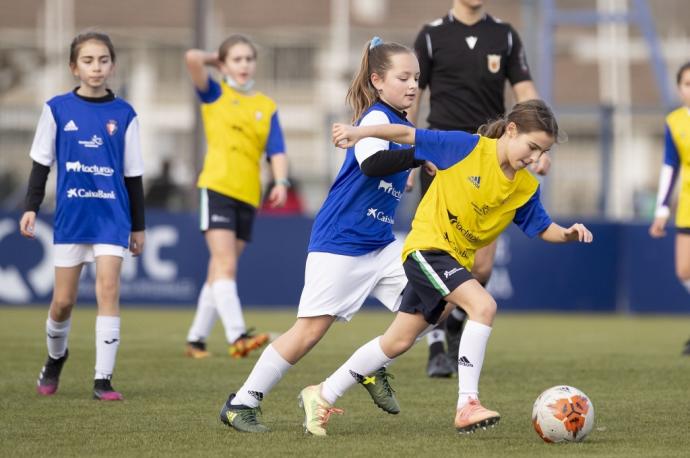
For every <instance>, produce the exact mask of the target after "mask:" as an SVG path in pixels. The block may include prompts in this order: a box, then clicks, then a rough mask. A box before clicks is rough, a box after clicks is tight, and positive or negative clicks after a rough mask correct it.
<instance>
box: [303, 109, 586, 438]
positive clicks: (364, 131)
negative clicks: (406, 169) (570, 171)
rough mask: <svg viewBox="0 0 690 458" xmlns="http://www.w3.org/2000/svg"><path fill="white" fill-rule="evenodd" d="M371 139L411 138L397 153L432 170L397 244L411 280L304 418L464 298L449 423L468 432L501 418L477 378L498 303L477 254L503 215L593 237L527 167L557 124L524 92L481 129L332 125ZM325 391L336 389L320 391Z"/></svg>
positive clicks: (336, 134)
mask: <svg viewBox="0 0 690 458" xmlns="http://www.w3.org/2000/svg"><path fill="white" fill-rule="evenodd" d="M371 137H375V138H381V139H384V140H388V141H391V142H398V143H404V144H415V148H414V149H408V150H405V151H403V152H401V154H400V155H401V156H405V157H404V158H400V159H399V160H400V161H401V162H402V161H408V162H409V163H412V162H414V161H419V162H423V161H430V162H432V163H433V164H434V165H435V166H436V167H437V168H438V172H437V173H436V178H435V179H434V181H433V182H432V184H431V186H430V187H429V190H428V191H427V193H426V194H425V195H424V197H423V199H422V201H421V202H420V204H419V207H418V208H417V213H416V215H415V217H414V220H413V221H412V230H411V231H410V233H409V235H408V236H407V239H406V240H405V245H404V247H403V267H404V270H405V274H406V275H407V278H408V280H409V283H408V285H407V287H406V288H405V291H404V292H403V298H402V304H401V305H400V310H399V313H398V314H397V315H396V317H395V319H394V320H393V323H392V324H391V325H390V327H389V328H388V329H387V330H386V332H385V333H384V334H383V335H382V336H379V337H376V338H375V339H373V340H372V341H370V342H369V343H367V344H365V345H364V346H362V347H360V349H359V350H357V351H356V352H355V353H354V354H353V355H352V356H351V357H350V359H349V360H348V361H347V362H346V363H345V364H344V365H343V366H341V367H340V368H339V369H338V370H337V371H336V372H335V373H334V374H332V375H331V376H330V377H328V378H327V379H326V380H325V382H324V383H323V384H322V385H320V386H321V392H322V393H324V396H323V399H321V400H320V402H319V403H318V404H319V405H320V406H321V408H320V409H316V408H311V409H306V407H305V412H306V415H307V421H306V422H307V424H310V422H313V421H316V420H313V418H317V417H318V413H319V412H322V411H323V410H324V409H334V407H333V403H334V402H335V400H336V399H337V398H338V397H339V396H342V395H343V394H344V392H345V391H346V390H347V389H348V388H349V387H350V386H352V385H353V384H354V383H355V382H354V381H353V377H352V376H351V375H350V374H369V373H371V372H372V371H374V370H376V368H378V367H381V366H385V365H387V364H389V363H390V362H391V361H392V360H393V359H394V358H397V357H398V356H400V355H401V354H403V353H404V352H406V351H407V350H408V349H409V348H410V347H411V346H412V345H413V344H414V343H415V341H416V339H417V338H418V336H419V335H421V334H423V333H424V331H425V330H427V329H429V326H433V325H435V324H436V323H438V322H439V321H440V320H442V319H444V318H445V316H447V315H448V314H449V313H450V312H451V311H452V309H454V308H455V307H456V306H462V308H463V309H464V310H465V311H466V312H467V315H468V317H469V319H468V321H467V324H466V325H465V330H464V332H463V336H462V339H461V340H460V348H459V352H458V355H457V358H458V359H457V361H458V379H459V390H458V391H459V396H458V403H457V411H456V415H455V422H454V426H455V428H456V429H457V430H458V431H460V432H472V431H473V430H475V429H477V428H479V427H486V426H491V425H494V424H496V423H497V422H498V421H499V419H500V418H501V416H500V414H499V413H498V412H495V411H493V410H489V409H487V408H485V407H483V406H482V405H481V404H480V402H479V388H478V386H479V375H480V372H481V369H482V364H483V363H484V353H485V350H486V345H487V343H488V340H489V336H490V334H491V326H492V323H493V320H494V316H495V315H496V302H495V301H494V299H493V297H491V294H489V292H488V291H487V290H486V289H484V287H483V286H482V285H481V284H480V283H479V282H478V281H477V280H476V279H475V278H474V277H473V276H472V267H473V264H474V255H475V252H476V251H477V250H478V249H479V248H481V247H483V246H486V245H488V244H489V243H491V242H492V241H493V240H495V239H496V238H497V237H498V236H499V234H500V233H501V232H503V230H504V229H505V228H506V227H507V226H508V224H510V222H511V221H512V222H514V223H515V224H517V225H518V227H520V229H522V230H523V231H524V232H525V234H527V235H528V236H529V237H535V236H537V235H538V236H539V237H540V238H541V239H542V240H545V241H547V242H553V243H564V242H578V241H579V242H584V243H590V242H591V241H592V233H591V232H590V231H589V230H588V229H587V228H586V227H585V226H584V225H582V224H574V225H572V226H571V227H569V228H565V227H561V226H559V225H558V224H556V223H554V222H552V221H551V218H550V217H549V215H548V214H547V213H546V211H545V210H544V208H543V206H542V204H541V202H540V200H539V182H538V181H537V179H536V178H534V177H533V176H532V175H531V174H530V173H529V172H528V171H527V170H526V169H525V168H526V167H527V166H528V165H530V164H532V163H534V162H536V161H537V160H538V159H539V157H540V156H541V155H542V154H543V153H544V152H545V151H548V150H549V148H551V146H552V145H553V143H555V142H556V141H557V140H558V139H559V131H558V124H557V123H556V120H555V118H554V116H553V113H552V112H551V110H550V109H549V107H548V106H546V104H544V102H542V101H539V100H530V101H527V102H524V103H519V104H517V105H516V106H515V107H514V108H513V110H512V111H511V112H510V113H509V114H508V115H507V116H506V117H505V118H502V119H499V120H496V121H494V122H492V123H490V124H488V125H486V126H483V127H482V128H481V129H480V131H479V135H472V134H469V133H466V132H461V131H438V130H424V129H414V128H413V127H411V126H406V125H385V126H384V125H378V126H360V127H351V126H346V125H342V124H336V125H335V126H334V127H333V141H334V142H335V144H336V145H338V146H340V147H348V148H351V147H352V146H353V145H358V144H359V143H361V142H362V141H363V140H361V139H362V138H371ZM378 154H379V153H377V154H376V155H378ZM376 155H374V156H373V157H376ZM308 389H309V388H307V389H306V390H308ZM303 393H304V391H303ZM329 393H334V394H335V396H331V397H330V398H326V396H325V395H327V394H329Z"/></svg>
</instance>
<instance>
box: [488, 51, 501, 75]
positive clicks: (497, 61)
mask: <svg viewBox="0 0 690 458" xmlns="http://www.w3.org/2000/svg"><path fill="white" fill-rule="evenodd" d="M486 61H487V65H488V67H489V71H490V72H491V73H498V71H499V70H500V69H501V55H500V54H487V55H486Z"/></svg>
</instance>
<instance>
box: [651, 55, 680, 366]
mask: <svg viewBox="0 0 690 458" xmlns="http://www.w3.org/2000/svg"><path fill="white" fill-rule="evenodd" d="M676 82H677V83H678V93H679V95H680V99H681V101H682V102H683V106H682V107H680V108H678V109H676V110H674V111H672V112H671V113H669V115H668V116H666V126H665V127H666V128H665V131H666V132H665V137H666V142H665V143H666V145H665V149H664V164H663V165H662V166H661V173H660V175H659V193H658V194H657V201H656V212H655V215H654V222H653V223H652V225H651V227H650V228H649V234H650V235H651V236H652V237H654V238H660V237H664V236H665V235H666V231H665V229H664V228H665V227H666V222H667V221H668V218H669V216H670V215H671V210H670V209H669V204H670V200H671V193H672V191H673V185H674V184H675V181H676V178H677V177H678V171H679V170H680V182H681V188H680V195H679V197H678V209H677V210H676V276H677V277H678V279H679V280H680V281H681V283H682V284H683V286H684V287H685V289H687V290H688V292H690V62H687V63H686V64H684V65H683V66H682V67H680V69H679V70H678V74H677V75H676ZM683 354H684V355H690V340H688V341H687V342H686V344H685V349H684V350H683Z"/></svg>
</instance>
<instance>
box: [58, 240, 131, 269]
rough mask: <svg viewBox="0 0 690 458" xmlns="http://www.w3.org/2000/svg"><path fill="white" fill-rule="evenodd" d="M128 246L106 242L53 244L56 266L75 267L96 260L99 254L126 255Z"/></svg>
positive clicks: (122, 256)
mask: <svg viewBox="0 0 690 458" xmlns="http://www.w3.org/2000/svg"><path fill="white" fill-rule="evenodd" d="M125 251H126V248H124V247H121V246H119V245H110V244H106V243H96V244H87V243H56V244H54V245H53V263H54V264H55V267H74V266H78V265H79V264H83V263H85V262H94V260H95V259H96V258H97V257H99V256H119V257H121V258H124V257H125Z"/></svg>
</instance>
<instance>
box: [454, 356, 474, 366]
mask: <svg viewBox="0 0 690 458" xmlns="http://www.w3.org/2000/svg"><path fill="white" fill-rule="evenodd" d="M458 364H459V365H460V366H466V367H474V364H472V363H471V362H470V360H469V359H467V356H461V357H460V358H458Z"/></svg>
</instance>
